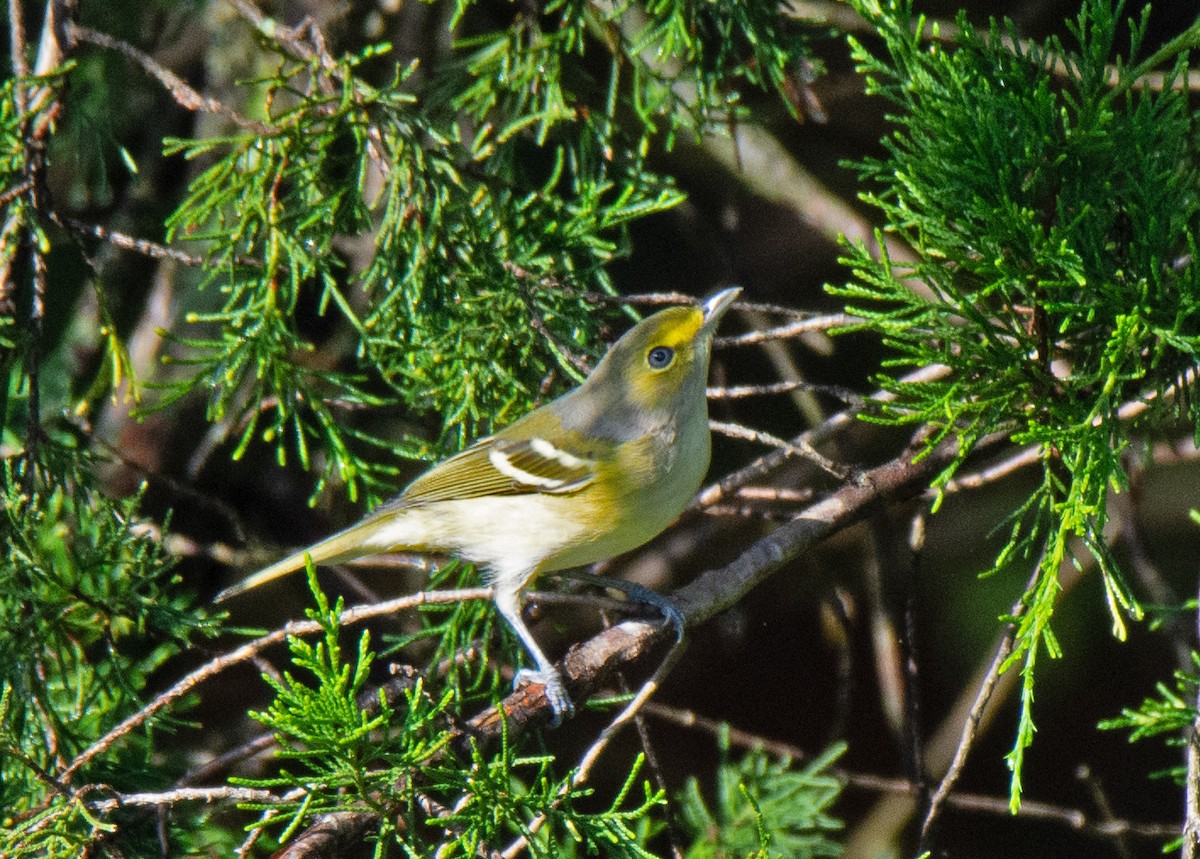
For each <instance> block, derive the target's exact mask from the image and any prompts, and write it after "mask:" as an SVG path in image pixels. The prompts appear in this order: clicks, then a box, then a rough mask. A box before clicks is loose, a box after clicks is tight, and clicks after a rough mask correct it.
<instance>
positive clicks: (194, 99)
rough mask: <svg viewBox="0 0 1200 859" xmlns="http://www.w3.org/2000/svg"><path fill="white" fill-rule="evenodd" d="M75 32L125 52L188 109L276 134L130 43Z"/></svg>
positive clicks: (90, 32)
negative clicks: (208, 94)
mask: <svg viewBox="0 0 1200 859" xmlns="http://www.w3.org/2000/svg"><path fill="white" fill-rule="evenodd" d="M71 35H72V37H73V38H75V39H78V40H79V41H81V42H87V43H88V44H90V45H95V46H96V47H99V48H108V49H109V50H113V51H117V52H118V53H121V54H124V55H125V56H126V57H128V58H129V59H131V60H133V61H134V62H135V63H137V64H138V65H139V66H141V67H142V68H143V69H145V70H146V72H147V73H149V74H150V75H151V76H152V77H153V78H155V79H156V80H157V81H158V82H159V83H160V84H162V85H163V88H164V89H165V90H166V91H167V92H168V93H170V94H171V98H173V99H175V103H176V104H178V105H179V106H180V107H182V108H184V109H185V110H193V111H195V110H204V111H207V112H209V113H215V114H217V115H218V116H223V117H225V118H226V119H228V120H229V121H230V122H232V123H233V124H234V125H236V126H238V127H239V128H242V129H244V130H246V131H249V132H251V133H253V134H257V135H260V136H266V135H269V134H271V133H273V130H272V129H271V127H270V126H267V125H264V124H263V123H261V122H259V121H258V120H254V119H249V118H247V117H245V116H242V115H241V114H240V113H238V112H237V111H236V110H234V109H233V108H231V107H229V106H228V105H225V104H222V103H221V102H219V101H217V100H216V99H215V98H211V97H210V96H206V95H201V94H200V93H199V92H197V91H196V90H195V89H193V88H192V86H191V85H190V84H188V82H187V81H185V80H184V79H183V78H181V77H179V75H177V74H175V73H174V72H173V71H171V70H170V69H168V68H164V67H163V66H162V65H160V64H159V63H158V62H157V61H156V60H155V59H154V58H153V57H151V56H150V55H149V54H147V53H145V52H144V51H139V50H138V49H137V48H135V47H134V46H133V45H131V44H129V43H128V42H123V41H121V40H120V39H116V38H113V37H112V36H110V35H108V33H102V32H100V31H99V30H93V29H92V28H91V27H82V26H79V25H78V24H76V25H74V26H72V27H71Z"/></svg>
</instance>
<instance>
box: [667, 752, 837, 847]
mask: <svg viewBox="0 0 1200 859" xmlns="http://www.w3.org/2000/svg"><path fill="white" fill-rule="evenodd" d="M844 751H845V747H844V746H841V745H836V746H832V747H831V748H830V749H829V750H827V751H826V752H824V753H823V754H821V755H819V756H818V757H816V758H814V759H813V760H812V761H810V762H809V763H808V764H806V765H805V766H804V767H803V768H801V769H798V770H797V769H795V768H794V767H793V765H792V762H791V761H790V760H781V761H776V762H772V761H771V760H770V759H769V758H768V757H767V755H766V753H765V752H764V751H762V749H756V750H754V751H752V752H749V753H748V754H746V755H745V756H744V757H743V758H742V759H741V760H739V761H737V762H731V761H730V760H729V742H728V734H727V733H726V734H724V735H722V738H721V753H722V761H721V764H720V767H719V768H718V770H717V778H716V802H715V804H714V806H712V807H711V808H710V806H709V804H708V803H707V802H705V800H704V796H703V791H702V790H701V788H700V783H699V782H698V781H697V780H696V779H695V778H691V779H689V780H688V783H687V786H686V787H685V789H684V791H683V793H682V795H681V796H680V800H679V804H680V811H681V813H682V815H683V821H684V824H685V826H686V827H687V830H688V832H689V834H690V835H691V836H692V838H693V839H694V841H693V843H692V846H691V848H690V849H689V850H688V852H687V856H688V859H719V857H726V856H745V857H753V859H773V857H788V859H792V857H797V859H804V857H812V856H837V855H840V853H841V846H840V845H839V844H838V843H837V842H836V841H834V840H832V838H831V837H830V836H831V834H832V833H835V832H837V831H839V830H840V829H841V827H842V824H841V821H840V820H838V819H837V818H835V817H832V816H831V815H830V814H829V813H828V811H829V808H830V807H831V806H832V805H833V803H834V802H835V801H836V800H837V798H838V795H839V794H840V793H841V788H842V785H841V782H840V781H838V779H837V778H836V777H834V776H832V775H830V774H829V773H828V772H827V770H828V769H829V767H830V766H832V765H833V763H834V762H835V761H836V760H837V759H838V758H839V757H841V755H842V753H843V752H844Z"/></svg>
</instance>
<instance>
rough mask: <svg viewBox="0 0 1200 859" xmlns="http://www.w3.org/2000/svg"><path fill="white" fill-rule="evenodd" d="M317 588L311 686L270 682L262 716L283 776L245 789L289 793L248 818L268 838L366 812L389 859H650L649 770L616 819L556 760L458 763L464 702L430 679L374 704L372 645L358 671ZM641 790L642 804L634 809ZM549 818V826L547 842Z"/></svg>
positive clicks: (510, 757)
mask: <svg viewBox="0 0 1200 859" xmlns="http://www.w3.org/2000/svg"><path fill="white" fill-rule="evenodd" d="M309 584H310V587H311V588H312V590H313V593H314V595H315V596H316V600H317V607H316V608H315V609H310V610H309V612H308V615H309V617H310V618H311V619H313V620H316V621H318V622H319V623H320V624H321V627H322V629H323V630H324V634H323V637H322V640H321V641H320V642H319V643H317V644H315V645H313V644H309V643H307V642H305V641H303V640H302V639H299V638H296V637H293V638H290V639H289V647H290V649H291V653H292V664H293V666H294V667H295V668H296V669H297V670H298V671H300V672H302V673H303V677H304V678H305V679H304V680H301V679H298V677H297V676H296V675H294V674H293V673H291V672H285V673H284V674H283V676H282V677H280V678H275V677H271V676H267V677H266V678H265V679H266V680H267V682H268V683H269V684H270V685H271V686H272V687H273V688H274V690H275V693H276V697H275V700H274V701H273V702H272V704H271V706H270V707H269V708H268V709H267V710H265V711H263V712H261V713H253V714H252V715H253V716H254V718H255V719H257V720H258V721H260V722H262V723H263V724H264V725H265V726H267V727H268V728H269V729H270V730H271V731H273V732H274V734H275V737H276V739H277V740H278V742H279V744H280V751H279V753H278V755H277V757H278V758H279V760H280V761H281V765H280V769H279V771H278V773H277V774H275V775H273V776H272V777H270V778H260V779H235V782H236V783H238V784H240V785H248V786H253V787H265V788H272V789H276V790H281V791H283V793H284V795H285V797H286V798H285V799H282V800H280V801H279V802H276V803H269V804H249V805H247V806H246V807H247V808H254V809H259V810H263V811H266V812H268V813H267V814H264V815H263V817H262V818H261V819H260V823H259V825H260V826H264V827H270V828H271V829H277V828H279V829H280V832H279V840H280V841H286V840H287V838H288V837H289V836H290V835H291V834H292V833H294V832H295V831H296V830H297V828H299V827H300V826H302V825H304V824H305V823H311V822H312V820H313V819H315V818H316V817H317V816H319V815H322V814H326V813H330V812H338V811H355V812H368V813H373V814H376V815H378V828H377V831H376V833H375V836H376V838H377V839H378V841H377V855H382V854H383V852H384V851H385V850H386V848H387V845H388V844H395V845H397V846H399V847H401V848H402V850H403V851H404V855H409V856H428V855H433V854H435V853H436V854H437V855H439V856H447V857H452V856H475V855H478V851H479V850H480V849H481V846H483V845H492V846H493V847H494V846H496V845H498V844H501V843H506V842H507V841H510V840H512V839H513V838H516V837H517V836H520V835H525V836H527V837H528V838H529V839H530V850H531V855H534V856H545V855H562V853H561V847H562V844H575V845H579V846H580V847H582V849H584V850H585V851H586V852H587V853H589V854H592V853H595V852H596V851H597V850H603V851H604V854H605V855H611V856H629V857H642V856H649V855H650V854H648V853H646V852H645V851H644V850H643V849H642V848H641V846H640V844H641V842H642V840H643V839H644V837H645V836H646V833H647V832H648V831H649V830H647V829H646V828H645V827H644V826H642V825H641V824H643V823H644V822H645V821H646V819H647V816H648V815H649V814H650V813H651V812H652V811H653V810H654V809H655V808H656V807H657V806H658V805H660V804H661V803H662V795H661V793H659V792H657V791H654V790H652V789H651V787H650V786H649V784H648V783H644V782H641V780H640V779H639V777H638V773H639V772H640V769H641V762H640V760H639V761H638V762H637V763H636V764H635V765H634V766H633V768H632V770H631V772H630V775H629V777H628V779H627V780H626V783H625V785H624V786H623V787H622V789H621V790H620V791H618V793H617V795H616V797H615V798H614V799H613V800H612V802H611V803H610V804H609V805H608V807H607V808H605V809H604V810H603V811H600V812H587V811H583V810H580V809H579V808H578V807H577V806H578V804H579V803H580V801H582V800H585V799H587V798H588V797H590V796H591V791H590V790H587V789H581V788H578V787H575V786H573V784H572V781H571V776H570V775H568V776H566V777H557V776H555V775H554V767H553V764H554V758H553V757H552V756H550V755H537V756H519V755H518V754H517V752H516V749H515V748H514V747H513V746H512V745H510V744H509V743H508V742H507V739H506V740H505V742H503V743H502V747H501V749H500V752H499V754H497V755H491V756H485V755H484V754H483V753H482V752H481V750H479V749H478V748H473V749H472V754H471V759H470V761H460V760H458V759H456V758H454V757H453V756H451V755H450V747H449V744H450V739H451V732H450V727H451V722H450V720H448V719H447V717H446V709H447V707H448V706H449V705H450V704H451V703H452V701H453V698H454V692H453V690H452V689H448V690H447V691H445V692H444V693H442V694H441V696H440V697H438V698H436V699H435V698H433V697H430V695H429V692H428V689H427V688H426V686H425V684H424V682H423V681H422V680H420V679H418V680H416V681H415V682H414V683H413V684H412V685H411V686H410V687H409V688H407V689H405V690H404V691H403V694H402V696H400V697H399V700H397V701H394V702H391V701H389V700H388V698H387V697H386V696H385V694H384V692H383V691H382V690H379V691H378V693H377V696H376V697H374V698H371V699H368V700H364V694H363V693H364V689H365V688H366V685H367V680H368V676H369V670H370V666H371V663H372V660H373V659H374V654H373V653H372V652H371V651H370V649H369V639H368V636H367V634H366V633H364V634H363V635H362V636H361V637H360V638H359V642H358V648H357V652H356V654H355V656H354V657H353V659H352V660H347V659H346V658H345V657H344V656H343V652H342V648H341V645H340V644H339V634H340V613H341V610H342V605H341V601H340V600H339V601H338V603H337V604H336V605H335V606H332V607H331V606H330V605H329V602H328V600H327V599H326V598H325V596H324V595H323V594H322V593H321V591H320V589H319V587H318V586H317V583H316V576H315V571H313V570H311V569H310V571H309ZM639 784H640V785H641V791H642V796H641V797H640V798H638V799H636V800H634V801H633V802H632V803H631V802H630V801H629V794H630V792H631V791H633V790H635V789H637V788H638V786H639ZM540 817H544V818H545V824H546V825H545V826H544V827H540V831H538V832H537V834H536V835H535V834H534V832H535V828H534V827H533V826H532V825H533V822H534V820H536V819H538V818H540Z"/></svg>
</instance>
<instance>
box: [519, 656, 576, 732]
mask: <svg viewBox="0 0 1200 859" xmlns="http://www.w3.org/2000/svg"><path fill="white" fill-rule="evenodd" d="M531 683H532V684H537V685H538V686H541V687H542V689H544V690H545V692H546V699H547V700H548V701H549V702H550V709H551V710H553V711H554V715H553V717H552V718H551V719H550V727H552V728H557V727H558V726H559V725H561V724H562V721H563V719H569V718H571V717H572V716H574V715H575V705H574V704H573V703H571V696H570V695H568V694H567V688H566V687H565V686H564V685H563V682H562V677H561V676H560V675H559V673H558V672H557V671H556V670H555V669H553V668H550V669H548V670H545V671H535V670H533V669H530V668H523V669H521V670H520V671H518V672H517V676H516V678H515V679H514V680H513V688H514V689H519V688H521V687H522V686H528V685H530V684H531Z"/></svg>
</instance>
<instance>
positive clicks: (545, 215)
mask: <svg viewBox="0 0 1200 859" xmlns="http://www.w3.org/2000/svg"><path fill="white" fill-rule="evenodd" d="M469 7H470V4H466V3H462V4H459V7H458V16H460V17H463V16H466V17H465V18H464V21H465V20H469V16H467V12H468V10H469ZM620 12H621V10H620V9H613V10H610V11H609V12H608V13H605V14H604V15H603V16H600V13H599V12H598V11H597V9H596V8H595V7H593V6H590V5H587V4H577V3H569V2H558V3H552V4H550V6H549V7H547V9H546V10H544V13H543V14H542V15H540V16H533V15H529V14H527V13H525V12H520V13H518V14H517V15H516V18H515V20H514V22H513V24H512V26H509V27H506V28H503V29H499V30H496V31H494V32H489V33H485V34H481V35H474V36H467V37H465V38H463V39H462V40H461V42H460V43H459V46H458V48H459V54H458V57H457V59H456V60H455V61H453V62H449V63H445V64H443V65H441V66H438V67H437V68H435V69H433V70H432V71H430V72H425V70H422V72H423V74H422V76H421V79H420V82H419V83H418V76H417V75H415V74H414V71H415V70H416V65H415V64H410V65H408V66H406V67H403V68H401V69H400V71H399V72H398V73H397V75H396V76H395V78H394V79H393V80H391V81H389V82H388V83H387V84H385V85H383V86H378V85H373V84H371V83H370V82H369V81H368V76H367V74H366V72H365V69H366V68H367V67H369V66H370V65H371V64H372V63H374V64H376V65H378V63H379V62H381V61H382V60H384V59H386V57H387V55H388V54H389V52H390V50H391V49H390V47H389V46H387V45H377V46H372V47H369V48H367V49H365V50H361V51H359V52H357V53H354V54H348V55H346V56H344V57H342V58H341V59H339V60H337V61H336V62H334V61H333V60H332V59H329V58H327V57H325V56H322V55H321V54H320V53H319V52H316V51H314V53H313V54H312V56H310V57H307V58H304V57H299V58H298V57H297V56H296V52H295V51H292V50H285V49H283V48H281V47H279V46H278V45H277V44H274V43H272V42H271V41H270V40H269V39H266V38H264V40H263V43H264V47H265V48H266V50H267V51H269V52H275V53H277V57H276V59H275V65H274V68H273V70H271V71H270V72H268V73H266V74H264V75H263V76H262V78H261V79H259V80H256V81H255V82H254V86H255V87H256V88H257V89H258V91H259V92H260V93H261V104H262V105H263V109H262V115H261V116H260V117H258V118H257V119H255V120H253V121H249V120H244V121H242V122H241V123H240V126H239V130H236V131H234V132H232V133H231V134H229V135H228V136H225V137H208V138H203V139H200V140H195V141H175V142H172V143H170V144H169V146H168V152H170V153H183V154H185V155H186V156H187V157H189V158H201V157H203V158H204V159H205V160H206V161H211V162H212V163H211V165H210V166H208V167H206V169H205V170H204V171H203V172H202V173H201V174H200V175H199V176H198V177H197V178H196V179H195V180H194V181H193V182H192V185H191V188H190V190H189V193H188V195H187V197H186V198H185V199H184V200H183V202H182V203H181V204H180V205H179V207H178V208H177V209H176V211H175V213H174V214H173V215H172V216H171V218H170V219H169V221H168V226H169V236H170V237H171V238H174V239H179V240H192V241H197V242H204V243H205V247H206V248H207V255H208V264H207V266H206V275H205V279H204V282H205V285H207V286H208V287H210V288H216V289H219V290H220V292H221V299H220V305H219V307H216V308H215V309H212V310H208V311H195V312H192V313H191V314H190V315H189V317H188V318H189V321H190V322H191V323H193V324H194V326H196V329H197V331H198V332H199V333H196V334H188V335H186V336H180V337H179V343H180V345H181V347H182V348H181V354H180V355H179V356H178V358H177V359H176V361H177V362H178V363H179V364H180V365H181V366H182V368H183V370H184V372H183V375H182V376H181V377H180V378H178V379H177V380H176V381H174V382H171V383H170V384H169V386H168V391H167V395H166V397H165V398H164V400H163V403H162V405H164V406H167V405H170V404H172V403H173V402H175V400H177V399H178V398H180V397H183V396H186V395H188V394H190V393H192V392H194V391H195V390H197V389H198V388H199V389H202V390H205V391H208V392H209V401H208V415H209V418H210V419H211V420H214V421H227V422H228V423H229V424H230V425H231V426H236V427H237V429H236V433H237V438H238V441H237V445H236V449H235V456H238V455H240V454H241V453H242V452H244V450H245V449H246V447H247V446H248V445H249V444H250V443H252V442H253V441H254V440H255V439H256V438H260V437H261V438H262V439H263V440H264V441H266V442H268V443H271V444H273V445H274V446H275V448H276V451H277V456H278V458H279V460H280V462H281V463H282V462H284V461H285V460H286V459H287V458H288V456H289V455H294V456H295V457H296V458H297V459H298V461H299V462H300V464H301V465H302V466H303V467H305V468H309V467H312V466H314V465H316V464H317V460H315V459H314V456H313V452H312V450H311V448H312V447H313V446H315V447H316V448H317V450H318V451H319V452H320V454H321V458H320V460H319V462H320V464H321V471H322V477H321V482H320V483H319V484H318V486H317V491H319V490H320V489H321V486H322V485H323V483H324V481H325V480H328V479H329V478H331V477H336V478H337V479H338V480H339V481H343V482H344V483H345V484H346V485H347V487H348V489H349V491H350V493H351V495H352V496H354V495H356V494H357V492H358V490H359V487H360V486H364V485H365V486H366V487H367V488H368V490H370V491H371V492H372V494H377V493H378V492H380V491H382V490H383V489H385V488H391V487H390V486H389V483H388V478H389V476H390V475H391V474H392V472H393V470H394V465H395V463H394V460H393V459H392V457H393V456H394V454H396V453H399V454H400V455H403V456H409V457H414V456H424V455H428V454H430V453H431V452H440V453H444V452H446V450H448V449H454V448H457V447H460V446H461V445H462V444H464V443H465V442H466V441H468V440H470V439H472V438H474V437H477V436H479V435H482V434H485V433H487V432H489V431H491V430H492V429H493V428H495V427H498V426H501V425H503V424H505V423H508V422H510V421H511V420H513V419H515V418H516V417H518V416H519V415H520V414H521V413H522V412H524V411H526V410H527V409H528V408H529V407H530V406H531V405H532V404H533V403H534V402H535V401H536V400H537V399H539V398H540V397H541V396H542V392H543V390H544V389H545V387H546V385H547V384H548V383H552V382H553V380H554V379H555V378H557V377H561V376H571V377H576V378H577V377H578V374H577V371H576V370H575V368H574V364H573V362H572V358H573V356H575V355H577V354H578V353H580V352H591V353H593V354H594V352H595V345H594V344H595V334H596V332H597V328H598V324H599V322H600V321H601V318H600V317H599V316H598V314H597V311H596V308H595V307H594V306H593V304H592V302H591V301H590V300H589V297H588V292H589V291H593V292H598V293H602V294H603V293H611V292H612V287H611V285H610V283H609V281H608V278H607V275H606V274H605V272H604V269H603V266H604V265H605V264H606V263H608V262H609V261H611V260H612V259H613V258H614V256H616V255H618V254H621V253H623V252H624V251H625V250H626V247H625V234H624V228H625V226H626V225H627V224H628V223H629V222H630V221H632V220H634V219H637V218H642V217H645V216H647V215H651V214H654V213H656V212H660V211H662V210H664V209H666V208H668V207H671V206H674V205H676V204H677V203H678V202H679V201H680V200H681V199H682V198H681V196H680V194H679V193H678V191H677V190H675V189H674V187H673V186H672V183H671V182H670V181H669V180H667V179H664V178H663V177H660V176H657V175H655V174H654V173H653V172H652V171H651V170H650V169H649V168H648V167H647V165H646V155H647V153H648V151H649V149H650V147H651V145H652V140H653V138H652V135H653V134H654V133H655V132H656V129H657V126H658V124H659V123H660V122H665V123H666V125H667V127H668V128H669V133H668V142H669V140H670V139H671V138H673V136H674V134H675V133H676V131H677V130H678V129H679V128H681V127H685V126H686V127H687V128H688V129H689V130H690V133H691V134H693V135H695V134H698V133H699V132H700V130H701V129H703V128H706V127H707V126H708V125H709V124H710V122H712V121H713V120H717V121H725V120H727V119H728V117H729V115H730V114H729V111H730V110H732V109H733V108H734V107H735V106H736V100H737V99H736V90H735V89H734V88H733V87H734V82H735V81H739V80H740V81H742V82H744V83H745V84H746V85H750V86H755V87H764V86H766V87H773V88H776V89H778V90H780V91H781V92H782V91H783V82H784V78H785V76H786V75H787V73H788V71H789V68H790V67H791V66H793V65H795V64H797V63H798V62H799V60H800V58H801V56H802V45H801V43H800V42H799V41H798V40H796V39H794V38H789V37H786V36H785V34H784V33H782V32H781V30H780V24H779V17H778V15H777V13H776V12H775V11H774V10H768V9H767V8H766V7H760V6H759V5H758V4H742V3H736V4H720V5H713V4H708V3H693V2H686V3H685V2H674V3H657V4H651V6H650V8H649V9H648V12H649V18H648V19H647V20H646V22H645V26H644V27H643V28H641V29H639V30H638V31H637V32H636V33H633V34H630V35H629V36H628V37H625V36H623V35H622V34H621V32H620V30H619V29H618V28H617V21H618V20H619V18H620ZM631 14H632V13H631ZM456 20H457V19H456ZM593 31H598V32H599V33H601V34H606V37H605V38H601V39H596V38H594V37H592V35H591V34H592V33H593ZM734 32H737V33H739V34H740V37H739V38H737V39H730V38H729V36H730V35H731V34H732V33H734ZM662 51H669V52H671V53H673V54H676V55H678V56H681V57H684V58H686V59H687V60H688V62H687V63H685V64H682V65H679V66H678V67H675V68H673V69H664V68H661V67H659V66H658V65H655V64H652V63H651V62H650V61H649V60H648V59H646V57H649V56H655V55H657V54H658V53H660V52H662ZM597 56H599V57H601V58H602V59H603V58H604V57H607V60H606V63H607V65H608V80H607V81H605V80H597V79H595V78H594V77H593V75H592V73H591V72H590V71H588V69H589V68H590V66H591V65H593V64H594V62H595V59H594V58H595V57H597ZM628 69H632V70H633V73H632V79H631V80H626V78H625V77H623V76H624V75H627V74H628V71H627V70H628ZM684 77H688V78H689V79H690V80H691V81H692V82H693V83H694V85H695V87H696V88H697V89H698V90H699V91H700V93H701V97H699V98H696V97H689V98H684V97H683V96H682V95H680V94H679V86H680V83H681V79H682V78H684ZM626 110H631V111H632V112H633V114H634V115H636V116H638V117H640V122H639V123H635V124H632V125H630V124H628V123H623V122H621V117H622V112H623V111H626ZM464 117H466V118H469V119H470V120H471V121H470V122H464ZM628 128H632V129H633V130H632V131H629V130H626V129H628ZM359 235H371V236H372V237H373V242H374V252H373V254H372V255H371V257H370V259H369V261H367V262H366V263H365V264H364V265H362V266H361V267H358V268H352V267H351V266H350V265H349V263H348V261H347V260H346V259H345V258H344V257H343V256H342V255H341V254H340V253H339V243H338V240H339V239H341V238H344V237H347V236H359ZM564 285H565V286H569V287H570V288H562V287H563V286H564ZM314 309H315V311H316V313H317V314H319V315H320V316H325V315H326V314H330V315H331V316H332V317H333V318H334V320H335V324H334V326H333V333H330V331H329V330H328V326H325V327H323V328H322V333H321V334H320V335H319V336H314V335H313V334H311V333H309V332H308V331H306V329H305V326H304V324H303V319H304V317H305V315H306V314H311V312H312V311H313V310H314ZM347 338H349V341H347ZM347 342H349V343H350V344H351V345H350V348H349V349H346V348H345V347H346V344H347ZM334 347H336V348H337V349H338V350H339V351H341V352H349V353H350V354H351V355H352V358H351V360H350V361H348V362H347V361H344V360H343V361H332V362H331V361H330V360H329V356H328V355H327V354H326V352H327V351H328V350H329V349H331V348H334ZM362 406H371V407H374V408H381V409H382V408H386V407H396V406H403V407H405V408H406V409H408V410H409V411H410V412H412V413H416V414H422V413H433V414H435V415H437V417H438V420H439V421H440V432H439V433H438V439H437V440H436V441H435V442H433V443H432V445H431V444H430V443H429V442H427V441H424V440H420V439H418V438H416V437H412V438H408V439H406V440H403V441H401V442H400V443H399V444H398V443H397V440H396V439H395V438H381V437H379V436H377V435H375V434H373V433H371V432H369V431H367V430H364V429H362V428H359V427H357V426H356V425H355V423H354V421H353V420H352V419H351V418H352V413H353V412H354V411H355V410H356V409H359V408H360V407H362Z"/></svg>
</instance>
